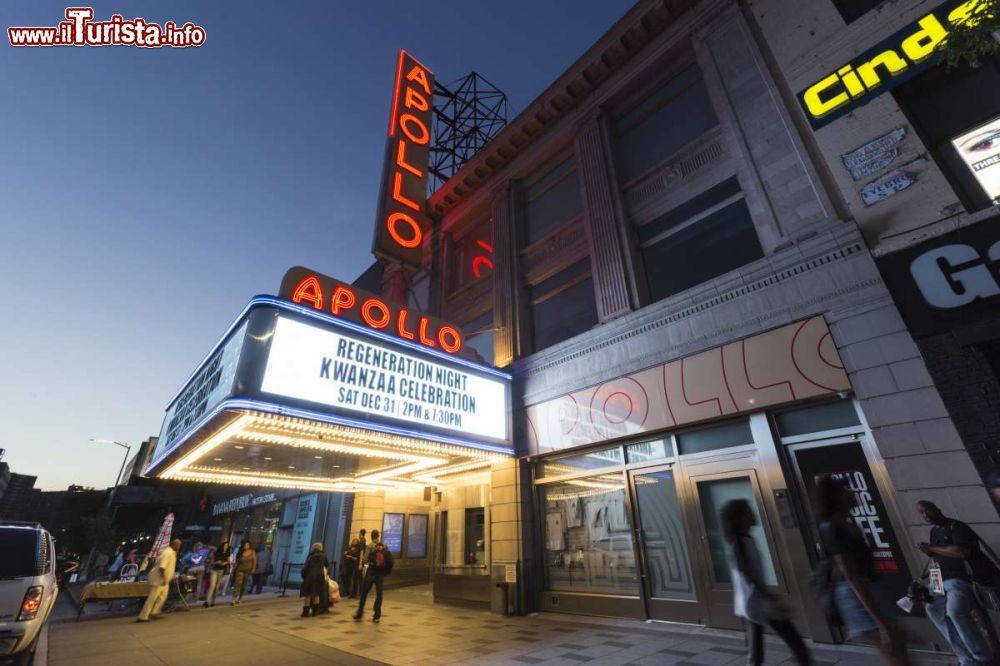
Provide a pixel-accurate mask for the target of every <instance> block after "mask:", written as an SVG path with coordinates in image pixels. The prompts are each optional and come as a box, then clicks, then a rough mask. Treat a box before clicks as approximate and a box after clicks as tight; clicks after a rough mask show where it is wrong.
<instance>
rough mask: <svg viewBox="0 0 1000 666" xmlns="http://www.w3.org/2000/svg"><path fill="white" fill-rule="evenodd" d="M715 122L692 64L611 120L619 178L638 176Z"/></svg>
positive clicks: (698, 73) (700, 81)
mask: <svg viewBox="0 0 1000 666" xmlns="http://www.w3.org/2000/svg"><path fill="white" fill-rule="evenodd" d="M718 124H719V121H718V120H717V119H716V117H715V111H714V110H713V108H712V102H711V100H709V98H708V91H706V90H705V84H704V82H703V81H702V80H701V73H700V72H699V71H698V69H697V67H694V66H691V67H689V68H688V69H686V70H684V71H683V72H682V73H681V74H679V75H678V76H676V77H674V78H673V79H671V80H670V81H669V82H668V83H667V84H666V85H664V86H663V87H661V88H659V89H658V90H657V91H656V92H654V93H653V94H652V95H650V96H649V97H648V98H647V99H646V100H644V101H643V102H642V103H641V104H639V105H637V106H636V107H635V108H633V109H631V110H630V111H628V112H627V113H625V114H623V115H621V116H619V117H618V118H615V119H614V120H613V121H612V132H613V134H614V137H615V141H614V143H615V158H616V160H617V164H618V177H619V179H620V180H621V181H622V182H623V183H624V182H628V181H630V180H633V179H634V178H637V177H638V176H640V175H642V174H643V173H645V172H646V171H648V170H649V169H650V168H652V167H653V166H654V165H656V164H657V163H659V162H661V161H662V160H663V159H665V158H667V157H669V156H670V155H672V154H673V153H675V152H677V151H678V150H679V149H680V148H682V147H683V146H684V145H685V144H687V143H689V142H691V141H693V140H694V139H696V138H698V137H699V136H701V135H702V134H704V133H705V132H707V131H708V130H710V129H712V128H713V127H715V126H716V125H718Z"/></svg>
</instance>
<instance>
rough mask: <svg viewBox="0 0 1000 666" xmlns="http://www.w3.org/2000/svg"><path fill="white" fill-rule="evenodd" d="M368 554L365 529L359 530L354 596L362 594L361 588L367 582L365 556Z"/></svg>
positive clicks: (353, 587)
mask: <svg viewBox="0 0 1000 666" xmlns="http://www.w3.org/2000/svg"><path fill="white" fill-rule="evenodd" d="M367 556H368V541H367V540H366V539H365V530H363V529H362V530H359V531H358V567H357V569H355V570H354V585H353V586H352V589H353V590H354V595H353V596H354V597H357V596H358V595H359V594H361V588H362V587H364V584H365V558H366V557H367Z"/></svg>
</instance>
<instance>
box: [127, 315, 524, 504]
mask: <svg viewBox="0 0 1000 666" xmlns="http://www.w3.org/2000/svg"><path fill="white" fill-rule="evenodd" d="M262 307H267V308H273V309H275V310H278V311H284V312H288V313H292V314H295V315H298V316H300V317H302V318H304V319H308V320H313V321H317V322H321V323H323V324H326V325H331V326H334V327H338V328H341V329H346V330H347V331H351V332H353V333H355V334H358V335H360V336H362V337H367V338H373V339H376V340H378V341H381V342H385V343H387V344H388V345H390V346H394V347H401V348H404V349H407V350H412V351H413V352H416V353H418V354H419V355H422V356H426V357H433V358H434V359H435V360H440V361H442V362H443V363H446V364H449V365H457V366H460V367H464V368H468V369H469V370H472V371H473V372H476V373H479V374H482V375H486V376H491V377H495V378H497V379H500V380H502V381H505V382H507V384H508V387H507V391H508V395H509V390H510V388H509V382H510V379H511V376H510V375H509V374H508V373H505V372H502V371H500V370H496V369H495V368H490V367H486V366H482V365H479V364H477V363H474V362H472V361H468V360H466V359H463V358H460V357H456V356H453V355H450V354H446V353H444V352H441V351H437V350H434V349H429V348H428V347H427V346H425V345H420V344H417V343H415V342H408V341H406V340H400V339H399V338H397V337H394V336H391V335H388V334H385V333H382V332H380V331H377V330H372V329H370V328H367V327H365V326H362V325H360V324H356V323H354V322H351V321H347V320H345V319H342V318H339V317H334V316H332V315H328V314H325V313H323V312H320V311H317V310H315V309H313V308H308V307H304V306H301V305H298V304H295V303H292V302H290V301H286V300H284V299H280V298H276V297H274V296H264V295H261V296H255V297H253V298H252V299H250V301H249V303H247V305H246V306H245V307H244V308H243V310H242V311H241V312H240V314H239V316H238V317H237V318H236V320H235V321H234V322H233V323H232V324H231V325H230V326H229V328H228V329H227V330H226V332H225V333H224V334H223V335H222V336H221V337H220V338H219V341H218V342H217V343H216V344H215V345H214V346H213V347H212V349H211V350H210V351H209V353H208V354H206V355H205V357H204V359H202V361H201V362H200V363H199V364H198V366H197V367H196V368H195V370H194V371H193V372H192V373H191V374H190V375H189V376H188V377H187V379H185V381H184V382H183V384H182V385H181V388H180V390H178V391H177V392H176V393H175V394H174V396H173V397H172V398H171V400H170V402H169V403H168V409H169V405H173V403H174V402H175V401H176V400H177V399H178V398H179V397H180V396H181V394H182V393H183V392H184V391H185V389H187V387H188V385H189V384H190V382H191V381H192V379H193V378H194V377H196V376H197V375H198V373H199V372H201V370H202V368H203V367H204V366H205V364H206V363H208V362H209V361H210V359H212V357H213V356H214V355H215V354H216V353H217V352H218V350H219V349H220V348H221V347H222V346H223V345H224V344H226V342H227V341H228V339H229V337H230V336H231V335H232V334H233V332H234V331H236V330H237V329H238V328H239V326H240V325H242V323H243V321H244V320H246V318H247V316H248V315H249V314H250V312H251V311H252V310H254V309H255V308H262ZM226 413H229V414H232V415H233V418H232V419H231V420H230V421H228V422H224V421H222V419H223V418H224V415H225V414H226ZM213 422H219V425H218V426H217V427H218V430H216V431H214V432H211V431H206V429H209V428H212V427H213ZM510 427H511V426H510V415H509V414H508V415H507V432H508V441H509V434H510ZM320 431H322V435H323V437H324V439H323V441H318V439H316V438H315V435H316V434H317V433H318V432H320ZM199 435H207V436H206V437H205V439H204V440H203V441H200V442H195V441H194V440H195V438H196V437H198V436H199ZM235 439H239V440H240V441H258V442H259V443H260V444H262V445H265V446H275V447H305V448H311V449H315V450H326V451H328V452H332V453H343V454H346V455H356V456H359V457H365V456H367V457H378V458H386V459H389V460H390V461H392V463H393V464H392V465H389V466H387V467H384V468H380V469H378V470H370V471H367V472H364V473H362V474H359V475H358V476H356V477H353V478H345V477H340V478H336V477H315V476H302V475H294V474H283V473H270V472H262V471H248V472H247V473H244V470H242V469H241V470H235V469H229V468H222V467H218V466H212V465H205V464H204V460H206V459H209V458H210V454H211V452H212V451H214V450H216V449H217V448H218V447H220V446H223V445H225V444H226V443H228V442H231V441H233V440H235ZM191 444H193V446H192V447H191V448H190V450H188V451H184V450H183V449H184V447H185V445H191ZM513 455H514V449H513V447H512V446H510V445H509V444H508V443H493V442H486V441H476V440H470V439H465V438H462V437H456V436H454V435H449V434H444V433H438V432H429V431H420V430H416V429H412V428H408V427H405V426H401V425H396V424H390V423H377V422H372V421H368V420H365V419H361V418H354V417H351V416H346V415H343V414H333V413H327V412H320V411H315V410H311V409H306V408H302V407H296V406H292V405H287V404H280V403H277V402H272V401H268V400H262V399H258V398H249V397H239V396H231V397H228V398H225V399H223V400H222V401H221V402H220V403H219V404H218V405H216V406H215V407H214V408H212V409H210V410H209V411H208V412H207V413H206V414H204V415H203V416H202V417H201V418H200V419H198V420H197V421H196V422H195V423H193V424H192V425H190V426H189V427H188V428H187V429H186V430H185V431H184V432H183V433H181V434H180V436H178V437H177V439H176V440H175V441H174V442H172V443H171V444H170V446H169V448H167V449H165V450H164V451H161V452H160V453H159V455H158V456H157V457H156V458H155V459H153V460H152V461H151V462H150V463H149V465H148V466H147V468H146V473H147V474H152V475H155V476H159V477H161V478H174V479H182V480H191V481H204V482H211V483H230V484H238V485H245V486H246V485H250V486H268V487H275V488H299V489H314V490H326V491H341V492H353V491H358V490H375V489H385V488H398V487H422V486H425V485H427V484H428V483H435V482H438V483H440V482H446V481H448V480H449V479H450V480H454V479H455V478H456V476H457V475H461V474H469V473H477V472H478V473H482V472H483V471H484V470H485V468H488V467H489V466H490V465H492V464H493V463H495V462H499V461H501V460H504V459H507V458H511V457H513Z"/></svg>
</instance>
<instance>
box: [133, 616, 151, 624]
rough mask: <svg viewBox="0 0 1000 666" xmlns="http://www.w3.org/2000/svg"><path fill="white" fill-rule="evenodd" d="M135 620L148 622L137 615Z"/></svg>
mask: <svg viewBox="0 0 1000 666" xmlns="http://www.w3.org/2000/svg"><path fill="white" fill-rule="evenodd" d="M135 621H136V622H143V623H145V622H149V620H143V619H142V618H141V617H137V618H135Z"/></svg>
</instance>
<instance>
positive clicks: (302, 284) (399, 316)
mask: <svg viewBox="0 0 1000 666" xmlns="http://www.w3.org/2000/svg"><path fill="white" fill-rule="evenodd" d="M278 295H279V296H281V298H287V299H288V300H290V301H292V302H293V303H298V304H299V305H308V306H311V307H313V308H315V309H316V310H320V311H322V312H325V313H327V314H332V315H334V316H337V317H342V318H344V319H349V320H351V321H353V322H355V323H358V324H363V325H365V326H367V327H369V328H372V329H375V330H377V331H382V332H384V333H389V334H391V335H395V336H396V337H398V338H400V339H402V340H407V341H409V342H416V343H419V344H421V345H424V346H425V347H430V348H433V349H440V350H441V351H444V352H447V353H449V354H456V355H465V356H471V354H470V353H464V354H463V352H464V351H465V339H464V338H463V336H462V332H461V331H460V330H459V329H458V327H457V326H452V325H451V324H448V323H445V322H443V321H441V320H440V319H436V318H435V317H431V316H428V315H425V314H422V313H420V312H417V311H414V310H412V309H411V308H407V307H404V306H401V305H398V304H396V303H393V302H392V301H388V300H386V299H384V298H382V297H380V296H376V295H375V294H372V293H370V292H367V291H365V290H364V289H359V288H358V287H355V286H353V285H348V284H345V283H343V282H341V281H340V280H336V279H334V278H332V277H329V276H327V275H323V274H321V273H317V272H316V271H311V270H309V269H308V268H302V267H301V266H296V267H295V268H292V269H290V270H289V271H288V272H287V273H285V277H284V278H283V279H282V280H281V289H280V290H279V292H278Z"/></svg>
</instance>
